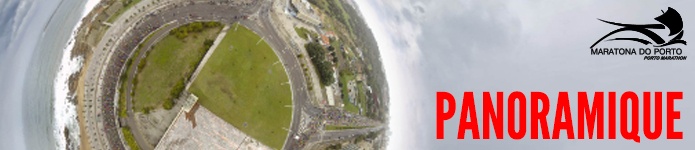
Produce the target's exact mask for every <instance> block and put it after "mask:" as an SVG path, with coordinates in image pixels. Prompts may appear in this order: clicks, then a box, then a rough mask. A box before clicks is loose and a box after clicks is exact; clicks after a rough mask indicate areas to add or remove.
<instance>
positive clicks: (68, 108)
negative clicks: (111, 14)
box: [53, 0, 99, 149]
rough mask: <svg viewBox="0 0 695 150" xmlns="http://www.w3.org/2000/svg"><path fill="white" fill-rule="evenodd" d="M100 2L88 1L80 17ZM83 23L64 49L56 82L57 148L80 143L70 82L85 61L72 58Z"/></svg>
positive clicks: (71, 146)
mask: <svg viewBox="0 0 695 150" xmlns="http://www.w3.org/2000/svg"><path fill="white" fill-rule="evenodd" d="M98 3H99V0H89V1H87V2H86V4H85V7H84V11H83V12H82V16H81V17H80V18H84V17H85V16H86V15H87V14H88V13H89V12H90V11H91V10H92V9H94V7H95V6H96V4H98ZM81 24H82V21H78V22H77V24H76V25H75V27H74V28H73V30H72V34H71V35H70V40H69V41H68V42H67V44H66V46H65V48H64V49H63V56H62V58H61V62H60V68H59V70H58V73H57V76H56V79H55V82H54V83H55V84H54V93H55V101H54V103H53V107H54V109H53V111H54V112H53V116H54V123H55V124H54V130H53V134H54V137H55V139H56V149H78V148H79V145H80V136H79V134H80V128H79V122H78V121H77V106H76V102H74V101H75V98H76V92H74V91H73V92H72V93H70V92H71V91H70V90H69V82H70V76H72V75H73V74H75V73H76V72H78V71H79V70H80V69H81V68H82V64H83V61H84V58H83V57H82V56H79V57H74V58H71V54H72V52H71V50H72V49H73V47H74V46H75V36H76V35H77V31H78V29H79V27H80V25H81Z"/></svg>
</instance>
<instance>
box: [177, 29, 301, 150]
mask: <svg viewBox="0 0 695 150" xmlns="http://www.w3.org/2000/svg"><path fill="white" fill-rule="evenodd" d="M235 27H236V25H233V26H232V27H230V29H229V31H228V32H227V35H226V36H225V38H224V40H223V41H222V42H221V43H220V44H219V45H218V47H217V49H216V50H215V52H214V53H213V55H212V56H211V57H210V59H209V60H208V61H207V63H206V64H205V66H204V68H203V70H201V72H200V74H199V75H198V77H197V78H196V81H194V83H193V85H192V86H191V89H190V91H191V92H192V93H193V94H195V95H196V96H198V98H199V100H198V102H199V103H200V104H201V105H202V106H204V107H205V108H207V109H209V110H210V111H211V112H213V113H214V114H215V115H217V116H219V117H220V118H222V119H223V120H225V121H226V122H228V123H230V124H232V125H233V126H235V127H236V128H238V129H240V130H241V131H243V132H244V133H246V134H248V135H249V136H251V137H253V138H255V139H257V140H258V141H260V142H261V143H263V144H265V145H268V146H270V147H272V148H274V149H280V148H282V145H283V143H284V141H285V138H286V137H287V131H286V130H285V129H288V128H289V125H290V122H291V118H292V116H291V115H292V108H290V107H285V106H291V105H292V93H291V90H290V85H289V84H288V81H289V80H288V77H287V73H285V70H284V68H283V66H282V63H280V62H279V59H278V57H277V55H275V53H274V52H273V50H272V49H271V48H270V46H269V45H268V44H267V43H265V41H261V42H260V43H258V41H259V40H260V37H259V36H258V35H256V34H255V33H253V31H251V30H249V29H247V28H245V27H243V26H241V25H239V26H238V28H237V30H236V31H235V30H234V28H235ZM257 43H258V44H257ZM283 128H285V129H283Z"/></svg>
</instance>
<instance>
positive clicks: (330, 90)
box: [326, 86, 335, 106]
mask: <svg viewBox="0 0 695 150" xmlns="http://www.w3.org/2000/svg"><path fill="white" fill-rule="evenodd" d="M326 97H328V105H329V106H335V94H333V87H331V86H326Z"/></svg>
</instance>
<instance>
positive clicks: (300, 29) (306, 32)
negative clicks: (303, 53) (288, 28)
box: [294, 27, 318, 40]
mask: <svg viewBox="0 0 695 150" xmlns="http://www.w3.org/2000/svg"><path fill="white" fill-rule="evenodd" d="M294 32H297V35H299V37H301V38H302V39H304V40H307V39H309V36H311V37H312V38H316V37H317V36H318V34H316V33H314V32H311V31H309V29H306V28H303V27H295V28H294Z"/></svg>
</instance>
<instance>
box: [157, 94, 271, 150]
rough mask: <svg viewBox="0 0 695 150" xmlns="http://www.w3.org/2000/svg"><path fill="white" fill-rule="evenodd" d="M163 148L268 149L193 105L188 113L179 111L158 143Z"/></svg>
mask: <svg viewBox="0 0 695 150" xmlns="http://www.w3.org/2000/svg"><path fill="white" fill-rule="evenodd" d="M155 149H156V150H160V149H161V150H165V149H208V150H213V149H220V150H230V149H234V150H236V149H238V150H244V149H271V148H270V147H268V146H265V145H263V144H261V143H260V142H258V141H256V140H253V138H250V137H248V136H247V135H246V134H244V133H243V132H241V130H239V129H237V128H235V127H234V126H232V125H230V124H229V123H227V122H225V121H224V120H222V118H219V117H217V116H215V114H213V113H212V112H210V111H209V110H208V109H206V108H205V107H202V106H200V105H198V104H195V106H193V108H191V111H190V112H189V113H186V112H185V111H183V110H182V111H180V112H179V114H178V116H177V117H176V119H174V122H173V123H172V125H171V126H170V127H169V129H168V130H167V131H166V133H165V134H164V137H162V139H161V140H160V141H159V144H157V147H156V148H155Z"/></svg>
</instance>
